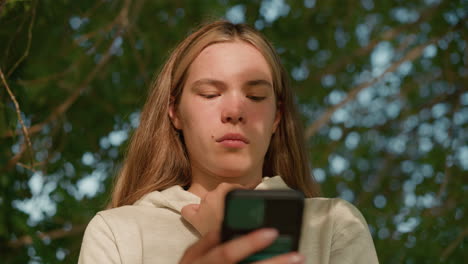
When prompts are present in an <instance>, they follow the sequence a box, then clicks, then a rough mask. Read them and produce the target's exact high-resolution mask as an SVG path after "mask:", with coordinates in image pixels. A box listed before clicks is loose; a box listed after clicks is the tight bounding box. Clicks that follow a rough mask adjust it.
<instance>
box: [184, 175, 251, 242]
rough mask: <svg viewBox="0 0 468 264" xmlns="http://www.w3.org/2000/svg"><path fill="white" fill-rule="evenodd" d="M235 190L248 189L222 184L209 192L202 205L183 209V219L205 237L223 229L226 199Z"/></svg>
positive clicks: (187, 206)
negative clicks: (210, 232)
mask: <svg viewBox="0 0 468 264" xmlns="http://www.w3.org/2000/svg"><path fill="white" fill-rule="evenodd" d="M234 189H246V187H244V186H242V185H240V184H234V183H225V182H223V183H220V184H219V185H218V186H217V187H216V189H214V190H213V191H211V192H208V193H207V194H206V195H205V197H203V199H202V200H201V202H200V204H189V205H186V206H184V207H183V208H182V211H181V212H180V213H181V215H182V217H183V218H184V219H185V220H187V221H188V222H189V223H190V224H191V225H192V226H193V227H195V229H197V230H198V232H199V233H200V234H201V235H202V236H204V235H206V234H207V233H208V232H209V231H214V230H219V229H221V222H222V221H223V214H224V198H225V197H226V194H227V193H228V192H229V191H231V190H234Z"/></svg>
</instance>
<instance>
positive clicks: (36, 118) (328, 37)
mask: <svg viewBox="0 0 468 264" xmlns="http://www.w3.org/2000/svg"><path fill="white" fill-rule="evenodd" d="M467 6H468V3H467V1H465V0H445V1H440V0H416V1H403V0H394V1H375V0H359V1H358V0H355V1H352V0H348V1H336V0H329V1H315V0H305V1H302V0H301V1H283V0H262V1H260V0H253V1H247V0H242V1H241V0H237V1H234V0H200V1H183V0H177V1H168V0H167V1H144V0H134V1H131V0H98V1H94V0H93V1H91V0H82V1H70V0H61V1H52V0H43V1H38V0H24V1H0V69H1V71H2V74H3V75H4V77H5V78H4V80H1V84H0V150H1V151H0V255H1V256H2V263H58V262H65V263H75V262H76V261H77V257H78V254H79V249H80V243H81V238H82V234H83V230H84V228H85V226H86V224H87V222H88V221H89V220H90V218H91V217H92V216H93V215H94V214H95V213H96V212H97V211H98V210H101V209H102V208H103V207H104V206H105V204H106V202H107V199H108V197H109V191H110V186H111V184H112V180H113V176H114V175H115V173H116V171H117V170H118V168H119V163H120V162H121V160H122V156H123V154H124V151H125V148H126V143H127V138H128V137H129V136H130V135H131V133H132V131H133V129H134V128H135V127H136V126H137V125H138V115H139V109H140V108H141V106H142V104H143V102H144V100H145V97H146V92H147V88H148V86H149V84H150V82H151V80H152V78H153V77H154V76H155V72H157V70H158V69H159V68H160V67H161V64H162V62H164V60H165V58H166V57H167V55H168V52H169V51H170V50H171V48H173V47H174V45H175V44H176V43H177V42H178V41H180V40H182V39H183V38H184V36H186V35H187V34H188V32H190V30H192V29H193V28H194V27H195V26H196V25H198V24H200V23H202V22H203V21H206V20H210V19H215V18H221V17H225V18H227V19H230V20H231V21H234V22H247V23H249V24H251V25H253V26H255V27H256V28H257V29H259V30H261V31H262V32H263V33H264V34H265V35H266V36H267V37H268V38H269V39H270V40H271V41H272V42H273V44H274V46H275V47H276V48H277V50H278V52H279V54H280V55H281V58H282V60H283V62H284V65H285V66H286V68H287V69H288V72H289V73H290V74H291V79H292V83H293V87H294V89H295V93H296V95H297V98H296V99H297V104H298V106H299V108H300V110H301V112H302V114H303V120H304V125H305V126H306V127H307V130H306V131H307V140H308V143H309V146H310V155H311V164H312V167H313V173H314V175H315V177H316V178H317V179H318V180H319V181H320V182H321V184H322V187H323V193H324V196H328V197H332V196H340V197H342V198H344V199H347V200H349V201H351V202H352V203H354V204H355V205H356V206H357V207H358V208H359V209H360V210H361V211H362V212H363V214H364V216H365V218H366V219H367V221H368V224H369V228H370V230H371V233H372V235H373V238H374V242H375V245H376V248H377V252H378V255H379V258H380V261H381V262H382V263H439V262H445V263H463V262H464V260H465V259H466V257H467V256H468V255H467V246H468V238H467V236H468V225H467V223H468V221H467V206H468V199H467V198H468V197H467V196H466V194H465V192H466V191H467V190H468V181H467V176H468V174H467V170H468V144H467V141H468V140H467V137H468V133H467V124H468V92H467V89H466V84H467V83H468V80H467V77H468V67H467V62H468V54H467V51H466V50H467V40H468V34H467V28H468V24H467V20H466V17H467V12H468V11H467V10H468V8H467ZM9 90H10V91H11V94H10V93H9ZM13 97H14V98H16V99H15V100H16V101H17V103H18V105H15V102H14V100H13ZM18 114H19V116H20V117H21V118H19V117H18ZM23 125H24V126H25V127H26V128H27V130H28V137H25V134H24V132H23ZM27 138H29V141H28V140H27ZM28 142H30V144H29V143H28Z"/></svg>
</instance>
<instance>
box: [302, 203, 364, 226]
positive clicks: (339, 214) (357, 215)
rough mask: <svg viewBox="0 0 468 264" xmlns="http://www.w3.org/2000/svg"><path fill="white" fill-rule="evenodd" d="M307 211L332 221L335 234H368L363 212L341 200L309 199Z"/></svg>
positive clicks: (306, 204) (306, 206)
mask: <svg viewBox="0 0 468 264" xmlns="http://www.w3.org/2000/svg"><path fill="white" fill-rule="evenodd" d="M305 210H306V211H309V213H310V215H311V216H313V215H315V217H319V216H321V217H324V218H328V220H330V221H332V223H333V229H334V231H335V233H340V232H342V229H346V232H363V231H365V232H368V226H367V223H366V220H365V219H364V217H363V215H362V214H361V212H360V211H359V210H358V209H357V208H356V206H354V205H353V204H351V203H349V202H348V201H346V200H343V199H341V198H307V199H306V200H305Z"/></svg>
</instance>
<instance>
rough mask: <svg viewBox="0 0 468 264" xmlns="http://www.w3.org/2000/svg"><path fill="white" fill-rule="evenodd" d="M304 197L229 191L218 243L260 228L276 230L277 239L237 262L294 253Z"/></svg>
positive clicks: (289, 193) (296, 193)
mask: <svg viewBox="0 0 468 264" xmlns="http://www.w3.org/2000/svg"><path fill="white" fill-rule="evenodd" d="M303 209H304V195H303V194H302V193H301V192H299V191H295V190H241V189H239V190H233V191H231V192H229V193H228V194H227V195H226V203H225V210H224V220H223V225H222V234H221V238H222V241H223V242H225V241H228V240H231V239H234V238H236V237H238V236H242V235H245V234H248V233H250V232H252V231H253V230H255V229H259V228H263V227H272V228H275V229H276V230H278V232H279V236H278V238H277V239H276V240H275V242H273V244H271V245H270V246H268V247H267V248H265V249H263V250H261V251H259V252H256V253H255V254H253V255H251V256H249V257H248V258H246V259H244V260H243V261H242V262H240V263H251V262H254V261H258V260H262V259H267V258H271V257H274V256H277V255H280V254H283V253H287V252H291V251H297V250H298V247H299V239H300V234H301V227H302V213H303Z"/></svg>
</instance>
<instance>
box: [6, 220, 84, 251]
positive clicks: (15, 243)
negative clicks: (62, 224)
mask: <svg viewBox="0 0 468 264" xmlns="http://www.w3.org/2000/svg"><path fill="white" fill-rule="evenodd" d="M85 228H86V225H77V226H73V227H72V228H71V229H69V230H68V229H63V228H60V229H56V230H52V231H49V232H46V233H42V232H38V234H37V236H38V237H39V238H40V239H42V240H44V239H59V238H64V237H67V236H71V235H75V234H79V233H81V232H83V230H85ZM32 243H33V238H32V237H31V236H22V237H20V238H18V239H15V240H12V241H10V242H8V243H7V246H8V247H10V248H19V247H22V246H27V245H31V244H32Z"/></svg>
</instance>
